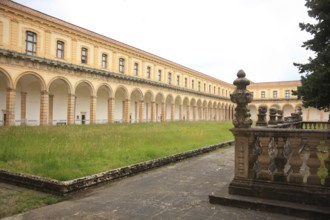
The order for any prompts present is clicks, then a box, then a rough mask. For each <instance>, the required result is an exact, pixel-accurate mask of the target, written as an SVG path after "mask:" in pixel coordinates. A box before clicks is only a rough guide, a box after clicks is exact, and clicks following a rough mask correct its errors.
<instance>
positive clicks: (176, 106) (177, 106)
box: [174, 96, 182, 121]
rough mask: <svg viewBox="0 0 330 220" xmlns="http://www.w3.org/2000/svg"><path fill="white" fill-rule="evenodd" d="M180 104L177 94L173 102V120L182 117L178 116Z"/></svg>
mask: <svg viewBox="0 0 330 220" xmlns="http://www.w3.org/2000/svg"><path fill="white" fill-rule="evenodd" d="M180 106H181V97H180V96H177V97H176V98H175V103H174V120H176V121H179V120H182V118H180V111H181V110H180ZM181 114H182V112H181Z"/></svg>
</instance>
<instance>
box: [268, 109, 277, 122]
mask: <svg viewBox="0 0 330 220" xmlns="http://www.w3.org/2000/svg"><path fill="white" fill-rule="evenodd" d="M276 112H277V109H276V108H270V109H269V121H268V124H269V125H276Z"/></svg>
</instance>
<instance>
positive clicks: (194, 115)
mask: <svg viewBox="0 0 330 220" xmlns="http://www.w3.org/2000/svg"><path fill="white" fill-rule="evenodd" d="M196 108H197V107H196V106H193V120H194V121H196Z"/></svg>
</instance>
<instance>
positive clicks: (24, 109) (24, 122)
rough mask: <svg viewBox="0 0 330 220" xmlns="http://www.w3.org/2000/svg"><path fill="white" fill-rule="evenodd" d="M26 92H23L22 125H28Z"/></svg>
mask: <svg viewBox="0 0 330 220" xmlns="http://www.w3.org/2000/svg"><path fill="white" fill-rule="evenodd" d="M26 96H27V93H26V92H21V125H26Z"/></svg>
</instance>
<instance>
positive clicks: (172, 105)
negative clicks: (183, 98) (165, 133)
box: [171, 104, 174, 121]
mask: <svg viewBox="0 0 330 220" xmlns="http://www.w3.org/2000/svg"><path fill="white" fill-rule="evenodd" d="M171 121H174V104H171Z"/></svg>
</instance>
